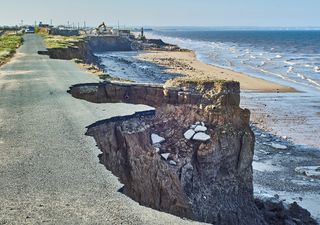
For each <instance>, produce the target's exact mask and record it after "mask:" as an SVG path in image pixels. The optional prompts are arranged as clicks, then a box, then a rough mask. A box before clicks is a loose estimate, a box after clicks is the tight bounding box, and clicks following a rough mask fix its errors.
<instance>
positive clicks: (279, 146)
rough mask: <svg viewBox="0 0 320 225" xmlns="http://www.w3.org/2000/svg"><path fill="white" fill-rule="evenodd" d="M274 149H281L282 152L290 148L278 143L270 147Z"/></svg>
mask: <svg viewBox="0 0 320 225" xmlns="http://www.w3.org/2000/svg"><path fill="white" fill-rule="evenodd" d="M270 146H271V147H272V148H275V149H281V150H286V149H287V148H288V147H287V146H285V145H281V144H277V143H271V145H270Z"/></svg>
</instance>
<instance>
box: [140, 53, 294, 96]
mask: <svg viewBox="0 0 320 225" xmlns="http://www.w3.org/2000/svg"><path fill="white" fill-rule="evenodd" d="M137 58H138V59H139V60H143V61H147V62H150V63H155V64H158V65H161V66H164V67H165V70H166V72H168V73H173V74H179V75H185V76H190V77H199V79H204V78H205V79H218V80H235V81H239V82H240V86H241V89H242V90H244V91H251V92H295V91H296V90H295V89H294V88H291V87H286V86H283V85H280V84H276V83H273V82H270V81H266V80H263V79H259V78H255V77H252V76H249V75H246V74H243V73H239V72H235V71H232V70H229V69H224V68H220V67H217V66H213V65H209V64H205V63H203V62H201V61H199V60H198V59H197V58H196V55H195V53H194V52H193V51H146V52H141V53H140V54H139V55H138V56H137Z"/></svg>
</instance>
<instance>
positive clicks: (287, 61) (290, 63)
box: [284, 59, 297, 66]
mask: <svg viewBox="0 0 320 225" xmlns="http://www.w3.org/2000/svg"><path fill="white" fill-rule="evenodd" d="M284 63H285V64H288V65H291V66H293V65H296V64H297V63H295V62H292V60H290V59H289V60H286V61H284Z"/></svg>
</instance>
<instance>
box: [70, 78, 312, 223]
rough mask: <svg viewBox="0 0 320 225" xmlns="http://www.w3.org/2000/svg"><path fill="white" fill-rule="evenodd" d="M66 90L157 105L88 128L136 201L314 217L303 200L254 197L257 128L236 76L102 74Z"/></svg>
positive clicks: (212, 216) (212, 219)
mask: <svg viewBox="0 0 320 225" xmlns="http://www.w3.org/2000/svg"><path fill="white" fill-rule="evenodd" d="M69 93H70V94H71V95H72V96H74V97H76V98H79V99H84V100H87V101H90V102H95V103H107V102H108V103H110V102H111V103H113V102H125V103H131V104H146V105H149V106H153V107H155V108H156V109H155V110H150V111H145V112H139V113H135V114H134V115H130V116H124V117H114V118H110V119H106V120H103V121H98V122H96V123H94V124H92V125H90V126H88V131H87V135H90V136H92V137H94V138H95V140H96V143H97V145H98V147H99V149H100V150H101V151H102V154H101V155H100V161H101V163H102V164H104V165H105V166H106V168H107V169H109V170H110V171H112V172H113V173H114V174H115V175H116V176H117V177H119V179H120V181H121V182H122V183H123V184H124V187H123V193H124V194H126V195H127V196H129V197H131V198H132V199H134V200H135V201H137V202H139V203H140V204H142V205H144V206H148V207H151V208H154V209H157V210H160V211H164V212H168V213H171V214H174V215H177V216H180V217H186V218H189V219H193V220H197V221H203V222H209V223H212V224H219V225H223V224H235V225H236V224H239V225H250V224H252V225H253V224H255V225H260V224H316V223H315V222H314V221H313V220H312V218H311V217H310V214H308V212H306V211H305V210H303V209H301V208H300V207H294V209H295V212H296V213H295V214H293V213H292V212H291V211H290V209H291V208H292V207H291V208H290V207H283V205H282V203H277V204H276V205H272V204H266V203H264V202H263V201H259V202H258V203H257V201H255V199H254V196H253V182H252V160H253V152H254V135H253V133H252V131H251V129H250V127H249V118H250V112H249V110H247V109H241V108H240V107H239V103H240V87H239V83H237V82H232V81H229V82H226V81H192V80H186V79H176V80H171V81H168V82H167V83H166V84H165V85H164V86H163V87H162V86H153V85H142V84H124V83H111V82H104V83H99V84H96V83H92V84H79V85H74V86H72V87H71V88H70V90H69ZM279 204H281V206H282V207H280V206H279ZM270 205H272V207H270ZM274 209H276V210H274ZM302 214H303V218H302V216H301V215H302ZM297 221H299V223H297ZM290 222H292V223H290Z"/></svg>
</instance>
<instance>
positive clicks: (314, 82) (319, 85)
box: [307, 78, 320, 87]
mask: <svg viewBox="0 0 320 225" xmlns="http://www.w3.org/2000/svg"><path fill="white" fill-rule="evenodd" d="M307 81H309V82H310V83H312V84H315V85H317V86H318V87H320V84H319V83H318V82H316V81H314V80H312V79H310V78H307Z"/></svg>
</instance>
